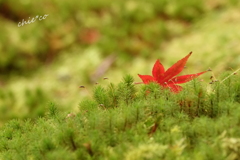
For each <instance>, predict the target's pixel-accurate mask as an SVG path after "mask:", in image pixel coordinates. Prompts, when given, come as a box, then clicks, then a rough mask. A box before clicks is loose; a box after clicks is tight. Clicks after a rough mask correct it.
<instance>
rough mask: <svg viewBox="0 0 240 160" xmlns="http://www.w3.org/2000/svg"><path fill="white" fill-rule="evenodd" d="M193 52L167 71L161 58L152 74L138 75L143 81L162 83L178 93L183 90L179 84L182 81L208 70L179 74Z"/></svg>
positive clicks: (146, 82) (164, 86) (184, 81)
mask: <svg viewBox="0 0 240 160" xmlns="http://www.w3.org/2000/svg"><path fill="white" fill-rule="evenodd" d="M191 54H192V52H190V53H189V54H188V55H187V56H186V57H184V58H183V59H181V60H179V61H177V62H176V63H175V64H174V65H172V66H171V67H170V68H169V69H168V70H167V71H165V69H164V67H163V65H162V64H161V63H160V61H159V60H157V61H156V63H155V64H154V66H153V69H152V76H150V75H140V74H138V76H139V77H140V78H141V79H142V81H143V83H145V84H148V83H150V82H155V83H158V84H159V85H161V86H162V87H163V88H169V89H170V90H171V91H172V92H175V93H178V92H180V91H181V90H182V87H181V86H179V85H177V84H181V83H186V82H188V81H190V80H192V79H194V78H196V77H198V76H199V75H201V74H203V73H205V72H207V71H204V72H200V73H196V74H188V75H183V76H177V77H175V76H176V75H178V74H179V73H180V72H182V70H183V68H184V66H185V64H186V62H187V60H188V58H189V57H190V56H191Z"/></svg>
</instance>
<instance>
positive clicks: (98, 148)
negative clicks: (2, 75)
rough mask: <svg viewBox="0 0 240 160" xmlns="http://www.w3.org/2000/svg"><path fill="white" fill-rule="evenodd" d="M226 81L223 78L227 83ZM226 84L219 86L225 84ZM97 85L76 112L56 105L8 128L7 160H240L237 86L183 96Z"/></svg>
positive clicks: (4, 133)
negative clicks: (35, 116) (61, 109)
mask: <svg viewBox="0 0 240 160" xmlns="http://www.w3.org/2000/svg"><path fill="white" fill-rule="evenodd" d="M227 75H229V74H227V73H226V74H224V75H223V77H222V80H223V79H224V77H226V76H227ZM220 80H221V79H220ZM133 82H134V81H133V78H132V76H130V75H127V76H125V77H124V79H123V81H122V82H121V83H119V84H118V85H116V86H115V85H113V84H109V85H108V86H101V85H97V86H96V87H95V89H94V90H93V97H92V98H90V99H85V100H83V101H82V102H81V103H80V104H79V112H77V113H69V114H67V113H66V112H61V111H59V110H58V108H57V106H56V105H55V104H53V103H51V104H49V106H48V111H47V112H45V113H44V115H43V116H42V117H39V118H35V119H26V120H19V119H14V120H11V121H9V122H8V123H7V124H5V125H4V127H2V129H1V132H0V135H1V136H0V137H1V138H0V142H1V143H0V144H1V145H0V151H1V152H0V153H1V156H0V157H1V158H2V159H71V160H72V159H127V160H134V159H145V160H146V159H149V160H153V159H189V160H190V159H197V160H198V159H199V160H201V159H202V160H203V159H238V158H239V157H240V137H239V132H240V130H239V128H240V127H239V125H240V108H239V103H240V100H239V97H240V81H239V76H238V75H232V76H230V77H229V78H228V79H226V80H225V81H217V82H214V83H213V84H211V85H210V84H208V85H209V87H208V89H207V87H206V84H204V83H203V82H201V81H199V79H196V80H194V81H192V82H190V83H188V84H186V85H185V86H184V90H183V91H182V92H181V93H179V94H174V93H171V92H170V91H169V90H167V89H165V90H162V89H160V87H159V85H157V84H154V83H152V84H149V85H144V86H136V85H134V84H133Z"/></svg>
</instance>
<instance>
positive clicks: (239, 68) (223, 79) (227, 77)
mask: <svg viewBox="0 0 240 160" xmlns="http://www.w3.org/2000/svg"><path fill="white" fill-rule="evenodd" d="M239 70H240V68H238V69H237V70H236V71H234V72H233V73H232V74H230V75H229V76H227V77H226V78H224V79H223V80H222V81H221V82H220V83H222V82H224V81H225V80H227V79H228V78H229V77H231V76H232V75H235V74H236V73H237V72H238V71H239Z"/></svg>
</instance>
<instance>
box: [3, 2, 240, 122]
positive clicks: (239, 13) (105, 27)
mask: <svg viewBox="0 0 240 160" xmlns="http://www.w3.org/2000/svg"><path fill="white" fill-rule="evenodd" d="M44 15H48V16H47V17H46V18H45V19H43V20H41V21H40V20H39V19H37V20H35V22H33V23H31V24H25V25H23V26H21V27H19V26H18V24H19V22H22V21H23V20H25V21H28V20H30V21H31V19H32V18H35V17H36V16H44ZM239 44H240V1H239V0H211V1H210V0H184V1H179V0H172V1H169V0H148V1H145V0H115V1H112V0H98V1H96V0H80V1H57V0H52V1H49V0H42V1H30V0H19V1H15V0H0V125H2V124H3V123H4V122H6V121H8V120H10V119H13V118H35V117H39V116H43V115H44V114H45V111H46V109H47V107H48V106H49V104H50V103H55V104H56V105H57V107H58V108H59V109H60V110H64V111H66V112H69V113H70V112H76V111H77V110H78V104H79V102H80V101H81V100H82V99H83V98H84V97H87V96H91V90H92V88H93V87H94V86H95V85H96V83H98V84H102V85H106V84H108V83H118V82H119V81H121V79H122V77H123V76H124V75H125V74H131V75H132V76H133V77H134V79H135V81H136V82H138V81H140V79H139V77H138V76H137V74H138V73H140V74H151V68H152V66H153V64H154V62H155V61H156V59H160V60H161V62H162V63H163V64H164V66H166V68H168V67H170V66H171V65H172V64H173V63H175V62H176V61H177V60H179V59H181V58H183V57H184V56H185V55H187V54H188V53H189V52H190V51H192V52H193V55H192V56H191V57H190V59H189V61H188V63H187V68H186V69H185V70H184V71H183V74H191V73H197V72H201V71H204V70H207V69H208V68H211V69H212V70H213V74H214V75H215V76H216V77H217V76H218V75H219V74H221V73H222V72H224V71H226V70H236V69H237V68H239V66H240V45H239ZM211 74H212V73H209V74H205V75H203V76H202V78H203V79H204V81H206V83H208V81H210V80H209V77H210V76H211ZM106 78H107V79H106ZM79 86H85V88H79Z"/></svg>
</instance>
